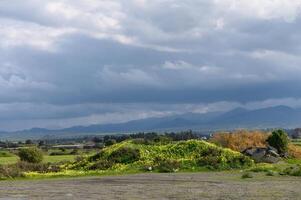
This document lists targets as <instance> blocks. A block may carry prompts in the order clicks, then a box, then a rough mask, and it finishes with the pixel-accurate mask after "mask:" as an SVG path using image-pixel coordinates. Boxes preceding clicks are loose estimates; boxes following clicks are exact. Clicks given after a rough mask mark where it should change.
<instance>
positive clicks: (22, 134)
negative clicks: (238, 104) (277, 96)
mask: <svg viewBox="0 0 301 200" xmlns="http://www.w3.org/2000/svg"><path fill="white" fill-rule="evenodd" d="M280 127H281V128H295V127H301V109H299V108H291V107H287V106H276V107H268V108H262V109H255V110H248V109H244V108H236V109H234V110H231V111H228V112H209V113H204V114H198V113H185V114H181V115H173V116H167V117H160V118H147V119H141V120H134V121H129V122H126V123H117V124H101V125H100V124H96V125H90V126H74V127H70V128H65V129H59V130H49V129H43V128H32V129H28V130H21V131H15V132H1V133H0V139H1V140H3V139H12V138H19V139H22V138H26V139H27V138H34V139H37V138H43V137H46V136H54V137H68V136H69V137H70V136H83V135H94V134H108V133H131V132H138V131H178V130H187V129H192V130H199V131H204V132H206V131H207V132H208V131H214V130H232V129H238V128H249V129H251V128H252V129H264V128H280Z"/></svg>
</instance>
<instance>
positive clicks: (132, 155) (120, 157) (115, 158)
mask: <svg viewBox="0 0 301 200" xmlns="http://www.w3.org/2000/svg"><path fill="white" fill-rule="evenodd" d="M139 158H140V151H139V149H134V148H129V147H121V148H119V149H117V150H115V151H113V152H112V153H111V155H110V156H109V157H108V160H109V161H112V162H115V163H123V164H128V163H133V162H135V161H137V160H139Z"/></svg>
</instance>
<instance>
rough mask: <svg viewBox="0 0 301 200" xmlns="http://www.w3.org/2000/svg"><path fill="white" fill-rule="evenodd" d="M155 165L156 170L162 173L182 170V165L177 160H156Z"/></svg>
mask: <svg viewBox="0 0 301 200" xmlns="http://www.w3.org/2000/svg"><path fill="white" fill-rule="evenodd" d="M155 163H156V167H155V169H156V170H158V172H161V173H171V172H175V171H177V170H178V169H179V168H180V163H179V162H178V161H176V160H169V159H160V158H156V159H155Z"/></svg>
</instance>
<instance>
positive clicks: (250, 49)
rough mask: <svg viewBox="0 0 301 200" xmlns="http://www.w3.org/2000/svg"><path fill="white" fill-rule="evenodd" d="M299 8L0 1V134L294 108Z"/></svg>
mask: <svg viewBox="0 0 301 200" xmlns="http://www.w3.org/2000/svg"><path fill="white" fill-rule="evenodd" d="M300 12H301V0H295V1H285V0H253V1H249V0H214V1H205V0H201V1H194V0H187V1H180V0H160V1H159V0H152V1H148V0H127V1H125V0H116V1H109V0H101V1H96V0H60V1H58V0H51V1H48V0H47V1H39V0H27V1H24V2H21V3H20V1H17V0H4V1H1V3H0V52H1V53H0V111H1V112H0V128H1V127H2V129H9V130H15V129H22V128H30V127H34V126H42V127H53V128H59V127H67V126H71V125H76V124H83V125H87V124H92V123H108V122H113V123H114V122H120V121H127V120H131V119H139V118H144V117H150V116H163V115H169V114H175V113H183V112H208V111H217V110H227V109H231V108H234V107H237V106H245V107H252V108H253V107H262V106H271V105H278V104H285V105H289V106H295V107H296V106H297V107H298V106H299V105H300V103H299V101H300V100H299V99H300V98H301V81H300V75H301V65H300V64H301V59H300V46H301V38H300V35H301V34H300V33H301V28H300V27H301V26H300V25H301V18H300Z"/></svg>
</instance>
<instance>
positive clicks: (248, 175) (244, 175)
mask: <svg viewBox="0 0 301 200" xmlns="http://www.w3.org/2000/svg"><path fill="white" fill-rule="evenodd" d="M241 178H243V179H246V178H253V174H252V173H251V172H245V173H243V174H242V176H241Z"/></svg>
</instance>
